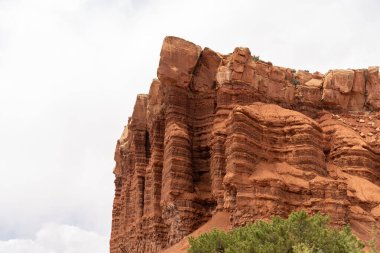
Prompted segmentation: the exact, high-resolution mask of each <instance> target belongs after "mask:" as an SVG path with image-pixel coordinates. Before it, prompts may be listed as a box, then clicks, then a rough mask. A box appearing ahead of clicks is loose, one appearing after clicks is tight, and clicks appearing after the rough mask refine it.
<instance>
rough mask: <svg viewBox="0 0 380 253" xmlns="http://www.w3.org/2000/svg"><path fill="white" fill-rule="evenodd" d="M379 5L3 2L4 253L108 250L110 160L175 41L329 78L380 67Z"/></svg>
mask: <svg viewBox="0 0 380 253" xmlns="http://www.w3.org/2000/svg"><path fill="white" fill-rule="evenodd" d="M379 3H380V2H379V1H377V0H373V1H371V0H357V1H353V0H302V1H301V0H298V1H295V0H287V1H283V0H279V1H268V0H267V1H253V0H246V1H240V0H233V1H224V0H215V1H206V0H191V1H178V0H177V1H174V0H155V1H153V0H0V253H21V252H22V253H35V252H36V253H37V252H38V253H87V252H88V253H101V252H107V251H108V240H109V234H110V227H111V213H112V200H113V193H114V192H113V191H114V185H113V179H114V177H113V174H112V169H113V166H114V162H113V154H114V148H115V143H116V140H117V138H118V137H119V136H120V134H121V132H122V129H123V126H124V125H125V124H126V122H127V119H128V116H129V115H131V112H132V108H133V104H134V101H135V97H136V95H137V94H138V93H147V92H148V89H149V85H150V83H151V80H152V79H153V78H154V77H155V76H156V69H157V65H158V61H159V53H160V48H161V44H162V41H163V39H164V37H165V36H166V35H174V36H179V37H182V38H185V39H187V40H190V41H193V42H194V43H196V44H198V45H200V46H202V47H206V46H207V47H210V48H212V49H214V50H216V51H219V52H221V53H229V52H232V51H233V49H234V48H235V47H236V46H246V47H249V48H250V49H251V52H252V53H253V54H255V55H259V56H260V58H261V59H263V60H266V61H271V62H272V63H273V64H275V65H280V66H287V67H292V68H296V69H307V70H309V71H316V70H319V71H321V72H325V71H327V70H328V69H331V68H365V67H368V66H372V65H379V64H380V47H379V44H380V32H379V31H380V15H379V13H380V4H379Z"/></svg>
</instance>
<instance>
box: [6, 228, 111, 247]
mask: <svg viewBox="0 0 380 253" xmlns="http://www.w3.org/2000/svg"><path fill="white" fill-rule="evenodd" d="M107 251H108V239H107V238H106V237H104V236H100V235H98V234H96V233H94V232H89V231H85V230H82V229H80V228H78V227H75V226H68V225H59V224H54V223H51V224H47V225H44V226H43V227H42V228H41V229H40V230H39V231H38V232H37V234H36V236H35V239H34V240H31V239H13V240H7V241H0V253H87V252H89V253H90V252H91V253H104V252H107Z"/></svg>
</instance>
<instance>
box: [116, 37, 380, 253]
mask: <svg viewBox="0 0 380 253" xmlns="http://www.w3.org/2000/svg"><path fill="white" fill-rule="evenodd" d="M157 76H158V79H154V80H153V82H152V84H151V87H150V91H149V94H148V95H138V96H137V100H136V104H135V107H134V112H133V115H132V117H130V118H129V120H128V126H127V127H126V128H125V130H124V132H123V134H122V136H121V138H120V139H119V140H118V142H117V146H116V152H115V161H116V166H115V169H114V174H115V177H116V179H115V187H116V191H115V199H114V204H113V213H112V214H113V220H112V233H111V242H110V248H111V253H122V252H123V253H124V252H128V253H129V252H131V253H135V252H160V251H162V250H164V249H167V248H169V249H168V250H167V251H166V252H181V251H184V250H186V246H184V247H182V249H181V250H180V249H179V248H178V246H174V248H172V250H170V247H171V246H172V245H174V244H176V243H178V242H180V241H181V239H183V238H184V237H185V236H187V235H189V234H190V233H192V232H194V231H196V230H197V229H198V228H200V227H204V228H205V231H206V230H209V229H211V227H213V226H214V227H218V220H219V223H220V224H224V225H223V226H224V229H226V228H225V226H226V225H225V224H228V226H230V227H234V226H239V225H243V224H245V223H247V222H252V221H254V220H256V219H261V218H264V219H265V218H269V217H270V216H272V215H280V216H284V217H285V216H287V215H288V214H289V213H290V212H292V211H293V210H298V209H304V210H307V211H308V212H309V213H315V212H321V213H326V214H329V215H330V216H331V219H332V221H331V223H332V225H336V226H340V225H344V224H349V225H351V227H352V229H353V230H354V232H355V233H356V234H357V235H358V236H359V237H360V238H362V239H368V238H369V236H370V230H371V226H373V225H375V226H377V228H379V226H380V140H379V137H380V112H379V111H380V76H379V67H369V68H368V69H355V70H352V69H349V70H331V71H329V72H328V73H327V74H325V75H323V74H321V73H319V72H316V73H313V74H312V73H309V72H308V71H301V70H299V71H295V70H293V69H290V68H283V67H277V66H274V65H272V64H271V63H269V62H264V61H261V60H258V59H257V58H253V56H252V55H251V52H250V51H249V49H248V48H242V47H239V48H236V49H235V50H234V52H233V53H232V54H229V55H222V54H219V53H217V52H214V51H212V50H211V49H209V48H205V49H203V50H202V48H201V47H199V46H197V45H195V44H193V43H191V42H188V41H185V40H183V39H180V38H176V37H166V38H165V40H164V42H163V46H162V50H161V59H160V63H159V67H158V70H157ZM215 217H216V218H215ZM218 217H222V218H218ZM223 217H224V218H223ZM222 219H224V220H222ZM210 222H213V223H210ZM202 225H203V226H202ZM221 226H222V225H221ZM182 244H184V243H183V240H182ZM177 245H178V244H177ZM175 247H177V249H175Z"/></svg>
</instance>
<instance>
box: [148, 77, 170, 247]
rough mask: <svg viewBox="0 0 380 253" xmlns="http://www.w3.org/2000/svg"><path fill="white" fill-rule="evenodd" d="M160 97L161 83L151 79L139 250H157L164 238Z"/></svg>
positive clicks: (162, 125)
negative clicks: (161, 201) (142, 243)
mask: <svg viewBox="0 0 380 253" xmlns="http://www.w3.org/2000/svg"><path fill="white" fill-rule="evenodd" d="M162 101H163V93H162V89H161V83H160V81H159V80H157V79H155V80H153V82H152V85H151V87H150V91H149V96H148V108H147V128H148V130H147V132H146V136H147V137H146V145H145V148H146V149H147V150H148V151H149V154H148V155H149V156H150V160H149V164H148V166H147V168H146V173H145V196H144V217H143V231H142V234H143V240H144V245H143V246H144V247H143V252H158V251H160V250H161V249H162V248H164V247H165V245H166V240H167V226H166V225H165V224H164V222H163V220H162V218H161V206H160V200H161V184H162V167H163V166H162V165H163V153H164V134H165V119H164V113H163V105H162Z"/></svg>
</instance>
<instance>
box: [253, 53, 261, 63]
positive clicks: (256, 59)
mask: <svg viewBox="0 0 380 253" xmlns="http://www.w3.org/2000/svg"><path fill="white" fill-rule="evenodd" d="M252 58H253V61H254V62H258V61H260V56H258V55H257V56H256V55H254V56H253V57H252Z"/></svg>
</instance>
